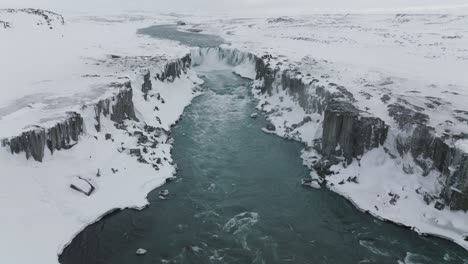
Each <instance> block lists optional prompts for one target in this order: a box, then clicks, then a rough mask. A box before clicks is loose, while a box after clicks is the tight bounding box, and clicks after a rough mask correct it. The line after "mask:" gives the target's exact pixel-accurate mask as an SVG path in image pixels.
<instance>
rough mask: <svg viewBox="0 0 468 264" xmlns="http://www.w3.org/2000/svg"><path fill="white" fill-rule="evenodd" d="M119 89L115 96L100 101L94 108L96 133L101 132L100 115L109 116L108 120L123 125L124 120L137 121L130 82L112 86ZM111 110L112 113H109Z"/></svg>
mask: <svg viewBox="0 0 468 264" xmlns="http://www.w3.org/2000/svg"><path fill="white" fill-rule="evenodd" d="M114 86H115V88H117V89H120V90H119V92H118V93H117V95H115V96H112V97H110V98H107V99H103V100H100V101H99V102H98V103H97V104H96V105H95V106H94V111H95V115H96V117H95V119H96V125H95V128H96V131H98V132H99V131H101V114H102V115H104V116H105V117H107V116H109V115H110V119H111V120H112V121H114V122H116V123H119V124H121V123H123V122H124V120H127V119H131V120H138V119H137V117H136V115H135V107H134V105H133V92H132V88H131V86H130V82H127V83H124V84H114ZM111 110H112V111H111Z"/></svg>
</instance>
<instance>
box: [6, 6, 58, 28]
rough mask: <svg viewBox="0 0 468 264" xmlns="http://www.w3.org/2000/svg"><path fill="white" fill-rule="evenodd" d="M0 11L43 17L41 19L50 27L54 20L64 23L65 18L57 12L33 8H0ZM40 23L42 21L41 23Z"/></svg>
mask: <svg viewBox="0 0 468 264" xmlns="http://www.w3.org/2000/svg"><path fill="white" fill-rule="evenodd" d="M0 10H1V11H5V12H8V13H26V14H30V15H35V16H39V17H41V18H42V19H43V21H44V22H45V23H46V25H47V26H49V27H51V26H52V25H53V22H54V21H57V22H58V23H60V24H62V25H64V24H65V20H64V19H63V16H62V15H59V14H57V13H54V12H51V11H48V10H42V9H34V8H22V9H11V8H9V9H0ZM41 24H42V23H41Z"/></svg>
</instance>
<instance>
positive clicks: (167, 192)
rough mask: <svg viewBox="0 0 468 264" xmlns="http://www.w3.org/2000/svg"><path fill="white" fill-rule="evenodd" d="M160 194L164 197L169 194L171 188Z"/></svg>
mask: <svg viewBox="0 0 468 264" xmlns="http://www.w3.org/2000/svg"><path fill="white" fill-rule="evenodd" d="M159 195H160V196H163V197H166V196H169V190H162V191H160V192H159Z"/></svg>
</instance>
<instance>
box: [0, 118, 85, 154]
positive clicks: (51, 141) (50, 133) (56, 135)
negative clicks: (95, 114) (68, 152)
mask: <svg viewBox="0 0 468 264" xmlns="http://www.w3.org/2000/svg"><path fill="white" fill-rule="evenodd" d="M82 133H83V119H82V117H81V116H80V115H79V114H77V113H74V112H73V113H69V114H68V117H67V118H66V119H65V120H64V121H62V122H58V123H57V124H55V125H54V126H52V127H50V128H42V127H37V128H35V129H32V130H29V131H26V132H23V133H22V134H21V135H19V136H17V137H12V138H9V139H3V140H2V146H3V147H6V146H9V147H10V151H11V153H15V154H18V153H20V152H24V153H25V154H26V158H27V159H29V158H30V157H32V158H34V160H36V161H42V159H43V157H44V150H45V147H46V145H47V147H48V148H49V150H50V152H51V153H53V152H54V151H55V150H61V149H66V148H69V147H70V146H72V145H73V144H72V142H73V141H78V137H79V136H80V135H81V134H82Z"/></svg>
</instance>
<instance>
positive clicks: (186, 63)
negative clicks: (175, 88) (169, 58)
mask: <svg viewBox="0 0 468 264" xmlns="http://www.w3.org/2000/svg"><path fill="white" fill-rule="evenodd" d="M191 65H192V57H191V55H190V54H187V55H185V56H184V57H182V58H180V59H177V60H175V61H173V62H169V63H168V64H166V66H165V67H164V71H163V72H162V73H161V74H156V79H157V80H160V81H162V82H163V81H169V82H173V81H174V80H175V78H179V77H180V75H181V74H182V73H187V69H189V68H190V67H191Z"/></svg>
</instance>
